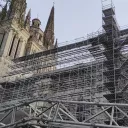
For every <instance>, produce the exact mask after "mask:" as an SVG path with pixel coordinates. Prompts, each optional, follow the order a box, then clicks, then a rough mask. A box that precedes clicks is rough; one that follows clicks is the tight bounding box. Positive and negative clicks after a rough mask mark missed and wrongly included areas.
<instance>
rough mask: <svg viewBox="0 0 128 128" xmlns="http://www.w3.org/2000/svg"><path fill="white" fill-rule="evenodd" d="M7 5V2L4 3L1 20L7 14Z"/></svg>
mask: <svg viewBox="0 0 128 128" xmlns="http://www.w3.org/2000/svg"><path fill="white" fill-rule="evenodd" d="M7 5H8V2H7V3H6V4H5V6H4V8H3V9H2V12H1V20H4V18H5V17H6V16H7Z"/></svg>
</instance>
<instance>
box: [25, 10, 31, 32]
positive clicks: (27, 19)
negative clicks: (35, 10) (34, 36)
mask: <svg viewBox="0 0 128 128" xmlns="http://www.w3.org/2000/svg"><path fill="white" fill-rule="evenodd" d="M30 22H31V9H29V11H28V14H27V16H26V19H25V23H24V26H25V28H26V29H27V30H28V31H29V29H30Z"/></svg>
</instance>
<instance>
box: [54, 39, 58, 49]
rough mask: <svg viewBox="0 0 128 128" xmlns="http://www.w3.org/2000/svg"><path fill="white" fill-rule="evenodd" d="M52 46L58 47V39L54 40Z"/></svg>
mask: <svg viewBox="0 0 128 128" xmlns="http://www.w3.org/2000/svg"><path fill="white" fill-rule="evenodd" d="M54 48H58V39H56V42H55V45H54Z"/></svg>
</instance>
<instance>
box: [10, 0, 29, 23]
mask: <svg viewBox="0 0 128 128" xmlns="http://www.w3.org/2000/svg"><path fill="white" fill-rule="evenodd" d="M26 5H27V4H26V0H11V3H10V7H9V17H12V18H14V17H15V19H17V21H18V23H22V22H23V20H24V18H25V11H26Z"/></svg>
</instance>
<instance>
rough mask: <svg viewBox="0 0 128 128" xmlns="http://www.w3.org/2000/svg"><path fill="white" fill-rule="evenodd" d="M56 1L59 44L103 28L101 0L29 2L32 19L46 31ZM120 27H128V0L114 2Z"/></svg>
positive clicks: (35, 0)
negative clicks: (35, 19)
mask: <svg viewBox="0 0 128 128" xmlns="http://www.w3.org/2000/svg"><path fill="white" fill-rule="evenodd" d="M53 1H55V36H56V38H58V41H59V43H60V42H65V41H70V40H72V39H75V38H79V37H83V36H86V35H87V34H89V33H92V32H95V31H97V30H98V29H99V28H100V27H101V26H102V6H101V0H27V3H28V5H27V7H28V9H29V8H31V10H32V18H37V17H38V18H39V19H40V20H41V22H42V25H41V28H42V29H43V30H44V29H45V26H46V22H47V20H48V16H49V13H50V10H51V8H52V6H53ZM113 1H114V5H115V7H116V17H117V21H118V23H119V25H120V26H124V25H128V0H113Z"/></svg>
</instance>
